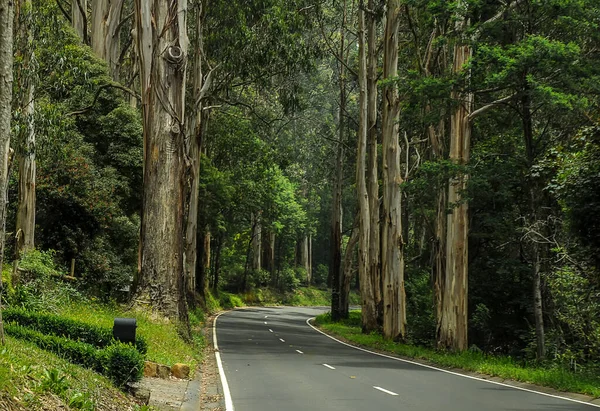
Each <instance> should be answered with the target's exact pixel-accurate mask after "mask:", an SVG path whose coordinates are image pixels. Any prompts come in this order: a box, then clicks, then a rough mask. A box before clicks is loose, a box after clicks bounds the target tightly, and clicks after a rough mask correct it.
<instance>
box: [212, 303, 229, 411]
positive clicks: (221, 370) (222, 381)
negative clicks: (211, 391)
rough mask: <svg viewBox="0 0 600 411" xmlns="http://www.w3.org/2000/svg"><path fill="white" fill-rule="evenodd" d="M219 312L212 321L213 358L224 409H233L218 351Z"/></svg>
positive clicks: (226, 410)
mask: <svg viewBox="0 0 600 411" xmlns="http://www.w3.org/2000/svg"><path fill="white" fill-rule="evenodd" d="M221 314H223V313H220V314H218V315H217V316H216V317H215V321H214V322H213V346H214V349H215V358H216V359H217V366H218V367H219V375H220V376H221V385H223V396H224V397H225V411H234V408H233V401H232V400H231V392H229V384H227V377H225V370H223V363H222V362H221V353H220V352H219V346H218V345H217V319H218V318H219V317H220V316H221Z"/></svg>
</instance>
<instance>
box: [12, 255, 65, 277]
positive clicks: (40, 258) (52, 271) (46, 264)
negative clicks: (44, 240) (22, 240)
mask: <svg viewBox="0 0 600 411" xmlns="http://www.w3.org/2000/svg"><path fill="white" fill-rule="evenodd" d="M55 254H56V253H55V252H54V251H53V250H47V251H40V250H36V249H34V250H29V251H26V252H25V253H23V255H22V256H21V258H20V259H19V268H21V269H22V270H25V271H27V272H28V274H29V275H31V276H32V278H34V279H35V278H39V279H48V278H49V277H51V276H55V277H59V276H61V275H63V273H62V272H61V271H60V270H59V268H58V267H57V266H56V263H55V262H54V258H55Z"/></svg>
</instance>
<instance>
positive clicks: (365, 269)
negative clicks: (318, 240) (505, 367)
mask: <svg viewBox="0 0 600 411" xmlns="http://www.w3.org/2000/svg"><path fill="white" fill-rule="evenodd" d="M365 7H366V5H365V4H364V2H362V1H361V2H360V4H359V7H358V55H359V58H358V84H359V116H358V149H357V154H356V191H357V196H358V208H359V234H358V236H359V241H358V276H359V279H360V292H361V302H362V328H363V331H364V332H371V331H373V330H375V329H376V328H377V310H376V299H375V292H374V288H375V287H376V286H377V285H378V283H377V277H376V276H375V277H374V276H373V274H374V273H373V272H372V271H371V270H370V269H371V267H372V265H371V264H372V263H371V261H370V258H371V253H370V250H371V243H372V242H376V243H379V237H371V235H372V234H374V231H373V230H372V229H371V224H372V219H371V216H372V213H373V212H372V211H371V210H370V207H371V206H376V207H377V211H379V201H376V202H373V201H370V200H371V199H370V197H369V196H370V195H376V197H377V200H379V193H377V194H375V193H374V190H373V191H371V192H369V191H368V189H367V179H366V177H367V175H366V174H367V170H366V156H367V139H368V134H369V129H368V127H369V124H368V123H369V103H371V104H373V100H372V98H373V96H372V95H371V96H368V94H367V93H368V72H367V34H366V21H365V20H366V18H365V14H366V12H365ZM369 46H372V44H369ZM369 53H370V54H371V57H372V50H370V51H369ZM371 64H373V62H371ZM369 97H371V99H369ZM369 100H371V101H369ZM372 120H373V119H372V118H371V121H372ZM371 126H374V125H373V124H371ZM371 143H372V142H371ZM375 144H376V142H375ZM373 150H374V148H373V147H371V152H373ZM375 164H376V161H375V162H373V161H372V162H371V163H370V165H371V166H372V167H374V166H375ZM371 172H372V171H371ZM375 175H376V172H375ZM370 176H371V180H373V179H374V176H373V175H372V174H371V175H370Z"/></svg>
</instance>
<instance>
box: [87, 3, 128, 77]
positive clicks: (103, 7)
mask: <svg viewBox="0 0 600 411" xmlns="http://www.w3.org/2000/svg"><path fill="white" fill-rule="evenodd" d="M124 4H125V0H92V14H91V36H90V37H91V38H90V39H91V44H92V48H93V49H94V52H95V53H96V55H97V56H98V57H100V58H102V59H103V60H105V61H106V62H107V63H108V68H109V70H110V74H111V76H112V78H113V79H114V80H116V81H118V80H119V74H120V63H121V62H120V59H121V36H120V28H121V25H122V21H121V12H122V10H123V6H124Z"/></svg>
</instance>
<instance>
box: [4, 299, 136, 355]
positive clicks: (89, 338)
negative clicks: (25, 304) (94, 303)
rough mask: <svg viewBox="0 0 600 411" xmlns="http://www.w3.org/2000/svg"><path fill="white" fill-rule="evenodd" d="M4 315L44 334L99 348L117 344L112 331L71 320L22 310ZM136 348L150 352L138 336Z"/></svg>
mask: <svg viewBox="0 0 600 411" xmlns="http://www.w3.org/2000/svg"><path fill="white" fill-rule="evenodd" d="M3 315H4V320H5V321H6V322H14V323H17V324H19V325H21V326H24V327H28V328H31V329H33V330H36V331H39V332H41V333H43V334H50V335H54V336H58V337H65V338H68V339H71V340H76V341H80V342H84V343H87V344H91V345H93V346H95V347H98V348H104V347H107V346H108V345H110V344H113V343H114V342H115V340H114V338H113V335H112V330H111V329H109V328H104V327H98V326H94V325H90V324H86V323H82V322H79V321H75V320H71V319H69V318H64V317H59V316H55V315H50V314H41V313H36V312H31V311H25V310H21V309H8V310H5V311H4V313H3ZM135 348H136V349H137V350H138V351H139V352H140V353H141V354H146V353H147V352H148V343H147V342H146V340H145V339H144V338H142V337H140V336H137V337H136V341H135Z"/></svg>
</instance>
